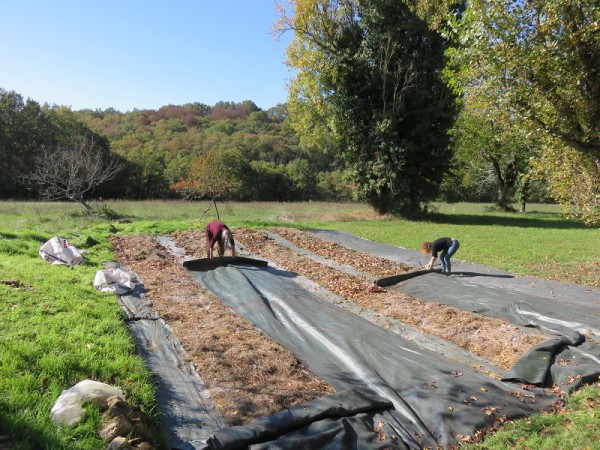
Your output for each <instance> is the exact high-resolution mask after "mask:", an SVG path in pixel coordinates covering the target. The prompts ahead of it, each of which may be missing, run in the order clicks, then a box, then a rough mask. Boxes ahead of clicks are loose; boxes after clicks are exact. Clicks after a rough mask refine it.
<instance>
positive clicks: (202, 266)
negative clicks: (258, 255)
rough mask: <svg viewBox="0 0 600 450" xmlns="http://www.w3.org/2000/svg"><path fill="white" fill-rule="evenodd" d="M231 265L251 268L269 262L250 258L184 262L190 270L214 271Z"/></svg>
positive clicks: (229, 257) (216, 258)
mask: <svg viewBox="0 0 600 450" xmlns="http://www.w3.org/2000/svg"><path fill="white" fill-rule="evenodd" d="M229 264H248V265H251V266H266V265H267V264H268V262H267V261H263V260H261V259H254V258H248V257H246V256H217V257H214V258H200V259H188V260H186V261H184V262H183V267H186V268H188V269H189V270H212V269H215V268H217V267H220V266H227V265H229Z"/></svg>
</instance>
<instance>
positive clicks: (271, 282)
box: [191, 264, 560, 449]
mask: <svg viewBox="0 0 600 450" xmlns="http://www.w3.org/2000/svg"><path fill="white" fill-rule="evenodd" d="M191 273H192V275H193V276H194V278H196V279H197V280H198V281H199V282H200V283H202V284H203V285H204V286H205V287H206V288H208V289H209V290H211V291H212V292H213V293H214V294H216V295H217V296H218V297H219V298H220V299H221V300H222V301H223V302H224V303H225V304H227V305H228V306H230V307H231V308H232V309H233V310H234V311H235V312H236V313H237V314H239V315H240V316H242V317H244V318H245V319H246V320H248V321H250V322H251V323H253V324H254V325H255V326H256V327H258V328H259V329H260V330H262V331H263V332H264V333H265V334H266V335H267V336H268V337H269V338H271V339H273V340H274V341H275V342H278V343H279V344H281V345H282V346H283V347H285V348H287V349H288V350H290V351H292V352H293V353H294V354H295V355H296V356H297V357H298V358H299V359H300V360H301V361H302V362H303V364H304V365H305V366H306V367H307V369H308V370H310V371H312V372H313V373H315V374H316V375H317V376H319V377H321V378H322V379H323V380H325V381H326V382H328V383H329V384H330V385H332V386H333V387H335V388H336V389H338V390H342V391H344V390H352V389H360V390H363V391H367V392H370V393H372V394H373V395H376V396H378V397H381V398H383V399H385V400H386V401H389V402H390V403H391V404H392V407H390V408H383V409H381V410H379V411H377V414H379V415H380V416H382V417H385V419H382V421H383V422H384V424H385V427H389V428H386V430H385V433H384V434H385V436H386V438H385V439H384V440H378V439H381V438H382V436H381V435H380V434H379V433H378V432H377V431H376V430H375V429H374V427H373V431H371V432H370V437H369V438H368V439H366V440H364V439H363V440H361V446H360V447H357V445H358V444H357V442H358V441H356V439H358V437H357V436H359V435H360V436H364V433H366V432H367V431H366V430H365V428H364V427H362V428H360V429H354V428H353V425H352V423H350V422H344V424H343V426H342V427H341V428H342V429H343V430H344V432H343V435H342V436H340V437H339V439H343V440H347V442H354V443H355V446H354V448H366V449H370V448H381V446H382V445H384V444H385V445H387V446H388V447H390V448H407V447H408V448H421V447H437V446H443V447H450V446H453V445H457V444H459V443H460V442H461V441H462V439H463V438H466V436H469V435H473V434H474V433H475V432H476V431H477V430H479V429H484V428H491V427H493V426H494V425H496V424H497V421H499V420H504V419H511V418H517V417H522V416H526V415H529V414H532V413H534V412H537V411H541V410H544V409H547V408H549V407H550V406H551V405H552V404H553V403H554V402H557V401H560V399H559V397H557V396H555V395H554V394H551V393H547V392H546V391H545V390H543V389H538V388H532V389H530V390H522V389H521V385H520V384H513V383H505V382H502V381H499V380H496V379H493V378H491V377H489V376H487V375H485V374H483V373H481V372H478V371H477V370H475V369H473V368H472V367H470V366H468V365H466V364H463V363H460V362H457V361H454V360H451V359H447V358H444V357H441V356H440V355H439V354H437V353H434V352H431V351H429V350H426V349H423V348H421V347H419V346H418V345H416V344H414V343H413V342H410V341H408V340H405V339H403V338H401V337H400V336H397V335H393V334H391V333H389V332H387V331H386V330H384V329H382V328H380V327H378V326H376V325H373V324H372V323H371V322H369V321H367V320H365V319H363V318H361V317H359V316H357V315H355V314H352V313H350V312H347V311H345V310H343V309H341V308H339V307H337V306H335V305H332V304H330V303H328V302H326V301H323V300H321V299H320V298H318V295H317V294H316V293H315V292H310V291H308V290H306V289H305V288H303V287H301V286H300V285H299V284H297V283H295V282H294V278H295V276H294V275H293V274H290V273H289V272H284V271H279V270H276V269H274V268H271V267H255V266H247V265H235V264H230V265H227V266H221V267H217V268H216V269H214V270H208V271H192V272H191ZM285 414H289V413H288V412H286V413H284V416H285ZM268 420H270V419H268ZM323 420H329V419H323ZM321 428H323V429H326V427H323V426H322V424H321V425H318V424H316V423H315V424H314V425H313V426H312V429H313V430H314V432H315V433H316V432H317V431H316V429H321ZM237 430H238V431H236V430H235V429H230V430H229V432H231V433H233V434H234V436H237V437H239V443H240V444H239V445H240V448H243V447H244V446H245V445H246V444H244V442H246V441H245V439H246V437H247V435H248V433H251V434H252V427H251V428H250V429H249V430H250V431H249V430H248V429H237ZM324 432H325V433H328V432H327V431H324ZM302 433H308V431H307V430H304V431H302ZM336 433H337V431H336ZM392 436H394V437H395V438H396V439H395V440H394V439H393V438H392ZM288 438H289V439H292V438H290V437H289V436H287V433H284V434H283V435H281V436H279V437H277V438H272V437H271V436H270V437H269V438H268V441H272V442H276V443H275V444H273V448H277V447H278V446H279V443H280V442H284V441H286V439H288ZM304 438H306V436H304ZM312 438H314V439H316V440H317V441H319V440H320V439H325V438H324V437H319V436H317V435H315V436H312ZM361 439H362V438H361ZM233 440H234V441H235V439H233ZM353 440H354V441H353ZM344 442H346V441H344ZM367 442H370V444H367ZM232 445H233V444H232ZM282 447H283V444H282ZM232 448H233V447H232ZM253 448H254V447H253ZM257 448H259V447H257ZM283 448H295V447H283ZM297 448H300V447H297ZM303 448H307V447H303ZM310 448H319V447H318V446H317V447H310ZM338 448H339V447H338Z"/></svg>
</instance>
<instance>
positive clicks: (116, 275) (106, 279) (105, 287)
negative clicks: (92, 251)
mask: <svg viewBox="0 0 600 450" xmlns="http://www.w3.org/2000/svg"><path fill="white" fill-rule="evenodd" d="M94 286H96V288H97V289H98V290H100V291H102V292H109V293H115V294H118V295H123V294H126V293H128V292H130V291H131V290H133V288H135V281H133V280H132V279H131V275H130V274H129V273H128V272H125V271H124V270H121V269H103V270H99V271H98V272H96V276H95V277H94Z"/></svg>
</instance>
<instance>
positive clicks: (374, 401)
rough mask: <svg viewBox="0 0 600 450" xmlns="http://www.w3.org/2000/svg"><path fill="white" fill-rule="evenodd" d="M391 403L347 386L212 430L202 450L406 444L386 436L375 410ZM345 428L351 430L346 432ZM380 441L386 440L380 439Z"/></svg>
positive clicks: (363, 446) (382, 419) (384, 446)
mask: <svg viewBox="0 0 600 450" xmlns="http://www.w3.org/2000/svg"><path fill="white" fill-rule="evenodd" d="M391 406H392V404H391V402H389V401H388V400H386V399H384V398H381V397H379V396H377V395H375V394H373V393H371V392H368V391H365V390H360V389H351V390H346V391H340V392H336V393H334V394H331V395H327V396H324V397H321V398H318V399H316V400H313V401H310V402H306V403H304V404H302V405H299V406H296V407H294V408H290V409H286V410H284V411H280V412H278V413H275V414H273V415H270V416H268V417H264V418H261V419H258V420H256V421H255V422H253V423H251V424H250V425H247V426H234V427H229V428H223V429H221V430H219V431H217V432H215V433H214V434H213V435H212V436H211V437H210V438H209V439H208V442H207V443H206V446H205V447H203V448H205V449H215V450H216V449H219V450H233V449H239V448H248V447H250V446H252V449H254V450H258V449H272V448H277V449H280V450H283V449H308V448H311V449H331V450H338V449H344V448H357V449H359V448H360V449H362V448H381V449H384V448H391V447H390V443H397V445H393V447H394V448H407V447H405V446H404V445H403V443H401V442H397V441H394V440H393V439H391V437H390V438H388V437H387V435H386V434H385V433H386V432H389V430H390V429H389V426H386V425H385V422H386V417H384V416H382V415H381V414H378V411H379V412H381V411H385V410H387V409H389V408H390V407H391ZM348 429H352V430H354V431H355V434H354V435H349V433H348V432H347V430H348ZM384 441H385V442H384Z"/></svg>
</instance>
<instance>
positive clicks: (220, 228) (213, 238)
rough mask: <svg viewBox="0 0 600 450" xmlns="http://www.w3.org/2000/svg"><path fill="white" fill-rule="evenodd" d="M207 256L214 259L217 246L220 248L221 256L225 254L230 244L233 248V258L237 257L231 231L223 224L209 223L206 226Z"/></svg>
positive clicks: (217, 222)
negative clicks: (226, 246)
mask: <svg viewBox="0 0 600 450" xmlns="http://www.w3.org/2000/svg"><path fill="white" fill-rule="evenodd" d="M205 233H206V256H207V257H208V258H212V257H213V256H214V253H213V252H214V248H215V244H217V245H218V246H219V250H218V251H219V256H223V255H224V254H225V245H226V243H227V242H228V243H229V246H230V247H231V256H235V242H234V241H233V235H232V234H231V230H230V229H229V228H228V227H227V225H225V224H224V223H223V222H219V221H215V222H209V223H208V224H207V225H206V229H205Z"/></svg>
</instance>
